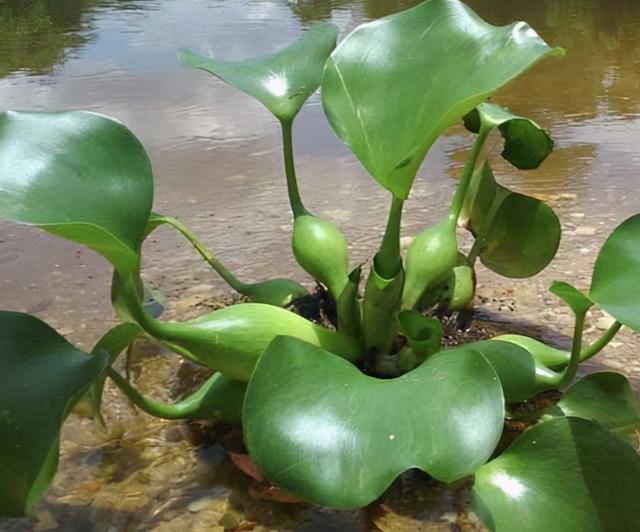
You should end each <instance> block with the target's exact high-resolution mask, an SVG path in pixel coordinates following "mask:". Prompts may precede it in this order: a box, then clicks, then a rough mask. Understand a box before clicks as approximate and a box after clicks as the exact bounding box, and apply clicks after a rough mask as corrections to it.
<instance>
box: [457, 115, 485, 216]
mask: <svg viewBox="0 0 640 532" xmlns="http://www.w3.org/2000/svg"><path fill="white" fill-rule="evenodd" d="M491 129H492V128H490V127H485V126H481V127H480V131H478V135H477V136H476V140H475V141H474V143H473V147H472V148H471V153H469V157H468V158H467V162H466V163H465V165H464V170H463V172H462V177H461V178H460V182H459V183H458V187H457V188H456V192H455V194H454V196H453V200H452V201H451V206H450V207H449V220H450V221H451V222H453V223H458V218H459V217H460V212H461V211H462V206H463V205H464V200H465V198H466V196H467V191H468V190H469V185H470V184H471V176H472V175H473V170H474V169H475V167H476V163H477V161H478V157H479V156H480V152H481V151H482V147H483V146H484V143H485V141H486V140H487V136H488V135H489V133H490V132H491Z"/></svg>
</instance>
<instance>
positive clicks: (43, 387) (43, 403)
mask: <svg viewBox="0 0 640 532" xmlns="http://www.w3.org/2000/svg"><path fill="white" fill-rule="evenodd" d="M106 364H107V357H106V356H104V355H99V356H90V355H87V354H86V353H83V352H82V351H79V350H77V349H76V348H75V347H73V346H72V345H71V344H69V343H68V342H67V341H66V340H65V339H64V338H62V337H61V336H60V335H59V334H58V333H56V332H55V331H54V330H53V329H52V328H50V327H49V326H48V325H46V324H45V323H43V322H42V321H40V320H38V319H37V318H35V317H33V316H30V315H28V314H21V313H18V312H5V311H0V405H1V406H0V515H5V516H6V515H9V516H21V515H24V514H25V512H27V511H28V509H29V507H30V506H31V505H32V504H34V503H35V502H37V500H38V499H39V498H40V497H41V496H42V494H43V493H44V491H45V490H46V488H47V486H48V485H49V483H50V482H51V479H52V478H53V475H54V473H55V469H56V466H57V458H58V453H57V451H58V439H59V435H60V427H61V425H62V423H63V421H64V418H65V415H66V413H67V412H68V410H69V408H70V406H71V404H72V403H73V401H74V398H76V397H77V396H78V394H79V393H80V392H82V391H83V390H84V389H86V387H87V386H88V385H89V384H90V383H91V382H92V381H94V380H95V379H96V378H98V377H99V376H100V375H101V374H102V372H103V371H104V368H105V367H106Z"/></svg>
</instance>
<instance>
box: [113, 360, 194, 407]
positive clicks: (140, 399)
mask: <svg viewBox="0 0 640 532" xmlns="http://www.w3.org/2000/svg"><path fill="white" fill-rule="evenodd" d="M106 371H107V375H108V376H109V378H110V379H111V380H112V381H113V382H115V384H116V385H117V386H118V388H120V390H122V392H123V393H124V394H125V395H126V396H127V397H128V398H129V399H131V400H132V401H133V402H134V403H135V404H136V405H137V406H139V407H140V408H141V409H142V410H144V411H145V412H146V413H147V414H150V415H152V416H155V417H159V418H162V419H182V418H185V417H187V416H188V415H189V410H190V409H189V408H188V407H189V406H190V407H191V410H194V408H193V407H194V405H193V404H189V405H185V404H184V403H178V404H175V405H168V404H165V403H161V402H160V401H155V400H153V399H149V398H148V397H145V396H144V395H142V394H141V393H140V392H139V391H138V390H136V389H135V388H134V387H133V386H131V384H129V383H128V382H127V380H126V379H125V378H124V377H123V376H122V375H120V374H119V373H118V372H117V371H116V370H114V369H113V368H110V367H108V368H107V370H106Z"/></svg>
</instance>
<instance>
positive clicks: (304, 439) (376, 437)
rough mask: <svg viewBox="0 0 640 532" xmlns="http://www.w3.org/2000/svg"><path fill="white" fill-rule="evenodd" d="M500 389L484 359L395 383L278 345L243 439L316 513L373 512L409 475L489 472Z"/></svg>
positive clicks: (248, 411)
mask: <svg viewBox="0 0 640 532" xmlns="http://www.w3.org/2000/svg"><path fill="white" fill-rule="evenodd" d="M503 415H504V400H503V397H502V390H501V389H500V384H499V382H498V379H497V377H496V375H495V373H494V371H493V370H492V369H491V367H490V366H489V364H488V363H487V361H486V360H485V359H484V357H482V355H480V354H479V353H477V352H475V351H473V350H466V351H464V352H460V353H458V355H457V356H455V357H453V356H447V355H445V354H444V353H443V352H442V353H436V354H435V355H433V356H432V357H431V358H429V359H428V360H427V361H426V362H424V363H423V364H422V365H421V366H419V367H417V368H416V369H414V370H413V371H411V372H409V373H407V374H405V375H403V376H401V377H398V378H396V379H389V380H380V379H375V378H372V377H369V376H367V375H364V374H363V373H361V372H360V370H358V369H357V368H356V367H355V366H353V365H352V364H350V363H349V362H347V361H345V360H343V359H341V358H339V357H336V356H335V355H332V354H331V353H329V352H327V351H324V350H323V349H319V348H317V347H314V346H312V345H309V344H307V343H305V342H301V341H299V340H296V339H294V338H284V337H281V338H277V339H276V340H275V341H274V342H273V343H272V344H271V345H270V346H269V348H268V349H267V350H266V351H265V353H264V354H263V355H262V357H261V358H260V360H259V362H258V364H257V366H256V370H255V372H254V374H253V376H252V378H251V381H250V382H249V386H248V387H247V394H246V396H245V403H244V413H243V429H244V435H245V441H246V444H247V447H248V449H249V452H250V454H251V457H252V458H253V459H254V460H255V462H256V463H257V465H258V466H259V467H260V469H261V471H262V472H263V473H264V475H265V476H266V478H267V479H269V480H270V481H272V482H274V483H276V484H278V485H279V486H282V487H283V488H285V489H287V490H289V491H291V492H293V493H294V494H296V495H297V496H299V497H302V498H303V499H305V500H308V501H310V502H313V503H315V504H321V505H324V506H331V507H337V508H355V507H361V506H365V505H366V504H368V503H370V502H371V501H373V500H374V499H375V498H376V497H378V496H379V495H381V494H382V492H383V491H384V490H385V489H386V488H387V487H388V486H389V484H391V482H392V481H393V480H394V479H395V478H396V477H397V476H398V475H399V474H400V473H402V472H403V471H405V470H406V469H409V468H413V467H417V468H420V469H422V470H424V471H426V472H428V473H429V474H430V475H432V476H433V477H435V478H437V479H439V480H443V481H445V482H449V481H453V480H456V479H459V478H462V477H464V476H466V475H468V474H470V473H472V472H473V471H474V470H475V468H476V467H478V466H479V465H480V464H482V463H484V462H485V461H486V460H487V458H488V457H489V456H490V455H491V453H492V451H493V449H494V448H495V446H496V444H497V442H498V439H499V438H500V434H501V433H502V424H503Z"/></svg>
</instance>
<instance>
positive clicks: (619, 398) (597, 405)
mask: <svg viewBox="0 0 640 532" xmlns="http://www.w3.org/2000/svg"><path fill="white" fill-rule="evenodd" d="M556 406H557V407H558V408H560V409H561V411H562V412H563V413H564V415H566V416H575V417H581V418H584V419H591V420H593V421H597V422H598V423H600V424H601V425H603V426H604V427H606V428H608V429H609V430H611V431H614V432H616V433H617V434H620V435H630V434H631V433H634V432H636V431H637V430H638V429H639V428H640V401H638V399H637V398H636V395H635V393H634V392H633V390H632V389H631V386H630V385H629V381H628V380H627V378H626V377H625V376H624V375H620V374H619V373H613V372H611V371H603V372H600V373H591V374H590V375H587V376H586V377H584V378H582V379H580V380H579V381H578V382H576V383H575V384H574V385H573V386H571V388H569V389H568V390H567V391H566V392H565V393H564V395H563V396H562V399H560V401H559V402H558V403H557V405H556Z"/></svg>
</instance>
